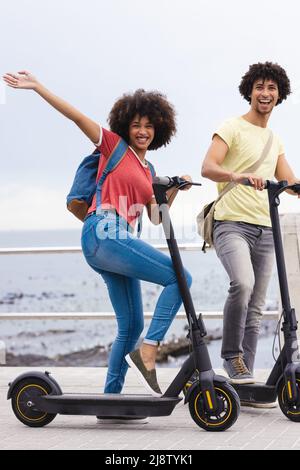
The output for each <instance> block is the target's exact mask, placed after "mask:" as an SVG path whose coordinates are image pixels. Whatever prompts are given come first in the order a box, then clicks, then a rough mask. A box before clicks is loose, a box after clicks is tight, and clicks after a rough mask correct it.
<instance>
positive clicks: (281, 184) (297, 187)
mask: <svg viewBox="0 0 300 470" xmlns="http://www.w3.org/2000/svg"><path fill="white" fill-rule="evenodd" d="M241 184H243V185H244V186H253V184H252V183H250V181H249V180H248V178H247V179H245V180H244V181H243V182H242V183H241ZM275 185H276V186H277V187H278V189H281V190H286V189H291V190H292V191H294V192H295V193H296V194H300V183H295V184H288V182H287V181H278V182H275V181H270V180H266V181H265V184H264V189H268V188H269V187H270V186H275Z"/></svg>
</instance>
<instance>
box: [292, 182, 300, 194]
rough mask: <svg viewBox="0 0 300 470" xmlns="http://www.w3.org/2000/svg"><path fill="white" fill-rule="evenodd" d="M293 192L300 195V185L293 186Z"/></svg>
mask: <svg viewBox="0 0 300 470" xmlns="http://www.w3.org/2000/svg"><path fill="white" fill-rule="evenodd" d="M291 190H292V191H294V193H296V194H300V183H296V184H293V185H292V186H291Z"/></svg>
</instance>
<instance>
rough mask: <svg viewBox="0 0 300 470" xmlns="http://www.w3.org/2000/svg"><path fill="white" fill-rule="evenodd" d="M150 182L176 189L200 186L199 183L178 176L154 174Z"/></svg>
mask: <svg viewBox="0 0 300 470" xmlns="http://www.w3.org/2000/svg"><path fill="white" fill-rule="evenodd" d="M152 184H155V185H159V186H166V188H168V189H170V188H173V187H176V188H178V189H183V188H185V187H186V186H202V184H201V183H194V182H192V181H187V180H185V179H183V178H180V177H179V176H172V177H170V176H154V178H153V180H152Z"/></svg>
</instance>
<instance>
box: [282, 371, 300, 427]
mask: <svg viewBox="0 0 300 470" xmlns="http://www.w3.org/2000/svg"><path fill="white" fill-rule="evenodd" d="M296 386H297V395H298V396H297V401H296V402H295V403H290V402H289V400H288V390H287V386H286V383H285V380H284V379H282V380H281V381H280V384H279V387H278V403H279V406H280V409H281V411H282V413H283V414H284V415H285V416H286V417H287V418H288V419H290V420H291V421H295V422H296V423H300V375H298V374H297V375H296Z"/></svg>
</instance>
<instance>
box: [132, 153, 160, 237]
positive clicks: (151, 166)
mask: <svg viewBox="0 0 300 470" xmlns="http://www.w3.org/2000/svg"><path fill="white" fill-rule="evenodd" d="M147 163H148V166H149V169H150V171H151V176H152V179H153V178H154V176H155V175H156V172H155V169H154V166H153V165H152V163H150V162H149V161H148V160H147ZM142 230H143V210H142V212H141V213H140V215H139V218H138V226H137V234H136V235H137V237H138V238H140V236H141V234H142Z"/></svg>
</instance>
